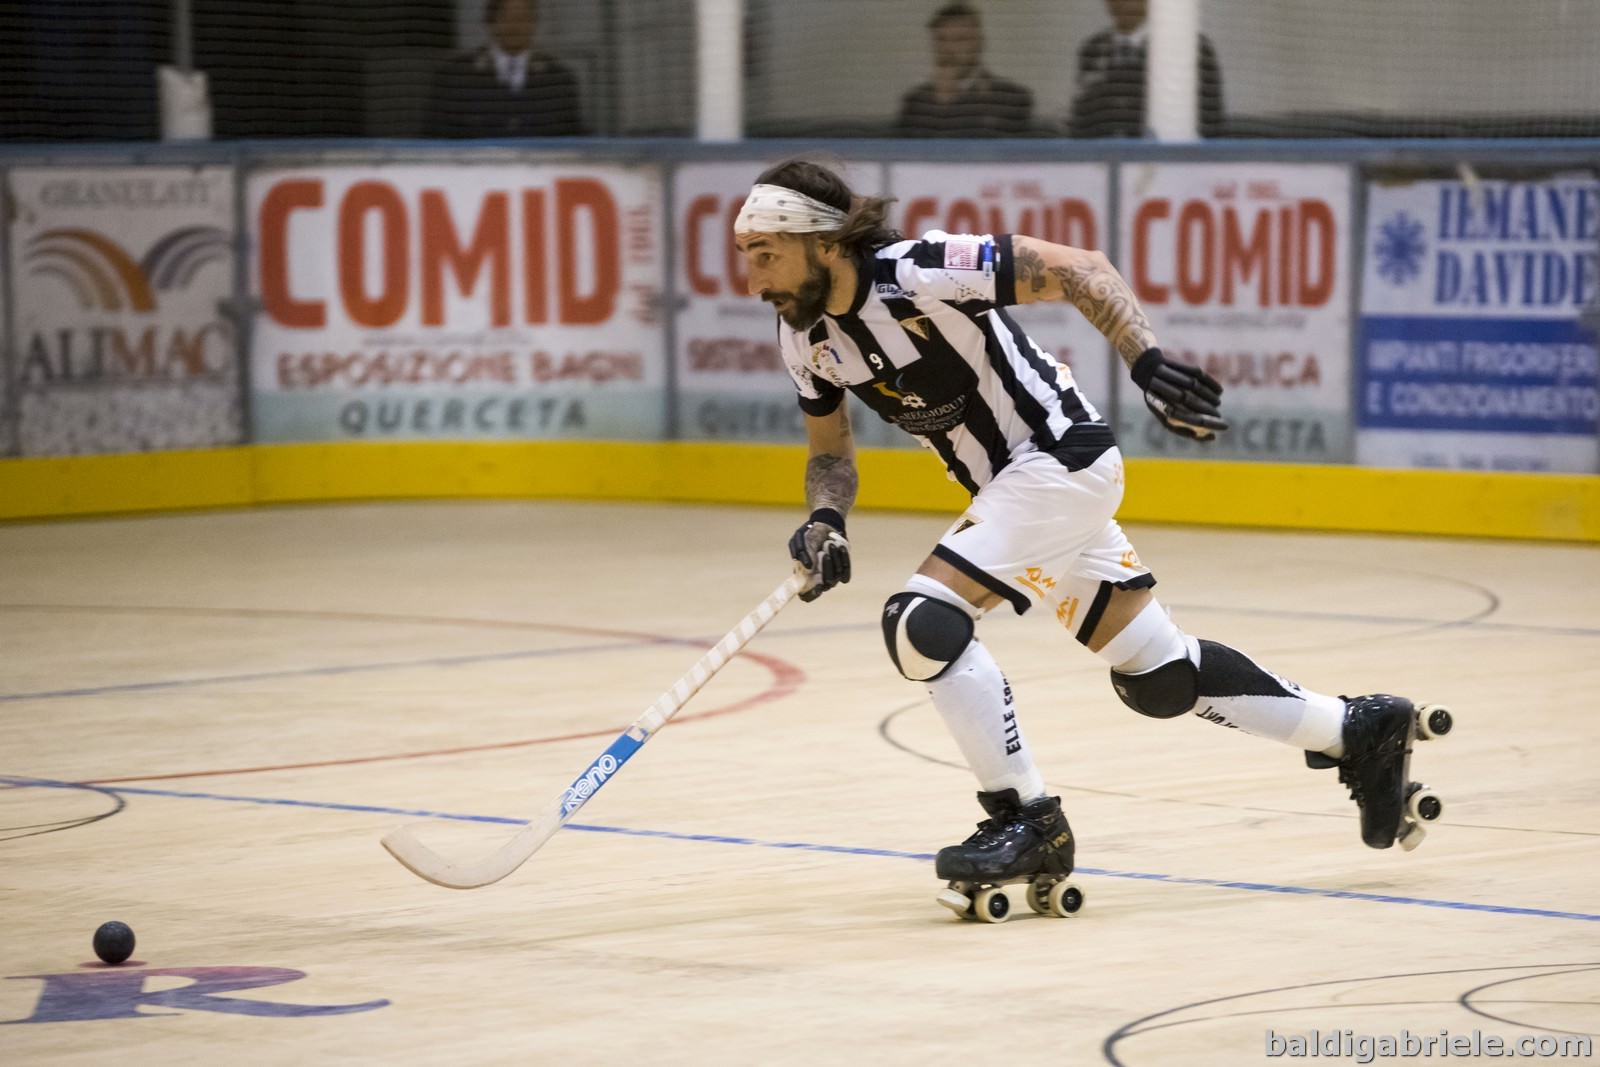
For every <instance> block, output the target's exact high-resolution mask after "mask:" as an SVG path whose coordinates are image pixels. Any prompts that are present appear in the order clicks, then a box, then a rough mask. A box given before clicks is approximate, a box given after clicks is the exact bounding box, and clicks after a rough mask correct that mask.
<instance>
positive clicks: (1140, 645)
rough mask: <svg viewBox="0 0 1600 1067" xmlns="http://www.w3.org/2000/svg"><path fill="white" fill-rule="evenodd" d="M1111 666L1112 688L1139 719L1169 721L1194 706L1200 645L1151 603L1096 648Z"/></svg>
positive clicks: (1153, 601) (1158, 606) (1153, 602)
mask: <svg viewBox="0 0 1600 1067" xmlns="http://www.w3.org/2000/svg"><path fill="white" fill-rule="evenodd" d="M1100 656H1101V657H1102V658H1103V659H1105V660H1106V661H1107V662H1108V663H1110V664H1111V686H1112V688H1113V689H1115V690H1116V691H1117V696H1118V697H1120V698H1121V699H1122V702H1123V703H1124V704H1126V705H1128V707H1130V708H1132V709H1133V710H1135V711H1137V712H1139V713H1140V714H1141V715H1148V716H1150V717H1151V718H1155V719H1170V718H1174V717H1175V716H1178V715H1182V714H1184V713H1185V712H1187V711H1189V710H1190V709H1192V708H1193V707H1194V706H1195V701H1196V700H1198V699H1199V695H1200V690H1199V683H1200V643H1199V642H1198V641H1196V640H1195V639H1194V638H1192V637H1190V636H1188V635H1187V634H1185V633H1184V632H1183V631H1182V630H1180V629H1178V627H1177V624H1175V623H1174V622H1173V621H1172V619H1171V618H1169V617H1168V615H1167V612H1166V609H1165V608H1163V607H1162V606H1161V605H1160V604H1159V603H1157V602H1156V601H1155V600H1154V599H1152V600H1151V601H1150V603H1149V604H1147V605H1145V608H1144V610H1143V611H1141V612H1139V614H1137V615H1135V616H1134V617H1133V619H1132V620H1131V621H1130V622H1129V623H1128V625H1126V626H1124V627H1123V628H1122V632H1121V633H1119V634H1117V636H1115V637H1113V638H1112V639H1111V640H1110V641H1109V642H1107V643H1106V646H1105V647H1104V648H1102V649H1101V650H1100Z"/></svg>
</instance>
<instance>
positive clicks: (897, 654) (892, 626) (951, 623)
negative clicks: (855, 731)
mask: <svg viewBox="0 0 1600 1067" xmlns="http://www.w3.org/2000/svg"><path fill="white" fill-rule="evenodd" d="M981 614H982V612H980V611H979V610H978V609H977V608H975V607H973V606H972V605H971V604H968V603H967V602H966V601H965V600H962V599H961V597H960V596H958V595H957V594H956V592H955V591H954V590H952V589H951V588H950V587H948V586H946V585H945V584H944V583H942V582H938V581H935V580H934V579H932V578H929V577H928V576H927V575H923V574H913V575H912V576H911V578H910V580H909V581H907V582H906V588H905V589H904V590H903V591H902V592H899V593H896V594H895V595H894V596H892V597H890V598H889V599H888V601H887V602H886V603H885V604H884V606H883V641H884V644H885V645H887V646H888V648H889V658H890V659H892V660H894V665H895V666H896V667H897V668H899V670H900V673H901V674H903V675H905V676H906V677H907V678H909V679H911V680H912V681H917V682H930V681H933V680H934V679H936V678H938V677H940V676H941V675H943V674H944V673H945V672H946V671H948V670H949V669H950V665H951V664H953V663H954V662H955V661H956V660H958V659H960V658H961V654H962V653H963V652H965V651H966V649H967V647H968V646H969V645H971V644H972V634H973V624H974V622H976V620H977V618H978V616H979V615H981Z"/></svg>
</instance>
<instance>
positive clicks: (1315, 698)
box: [1100, 600, 1344, 757]
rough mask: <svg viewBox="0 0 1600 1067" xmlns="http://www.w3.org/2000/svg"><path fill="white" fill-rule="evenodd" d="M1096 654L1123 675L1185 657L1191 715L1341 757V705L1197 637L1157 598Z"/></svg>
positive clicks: (1342, 722)
mask: <svg viewBox="0 0 1600 1067" xmlns="http://www.w3.org/2000/svg"><path fill="white" fill-rule="evenodd" d="M1100 655H1101V656H1102V657H1103V658H1105V659H1106V660H1108V661H1109V662H1110V663H1111V664H1112V666H1113V667H1114V668H1115V669H1116V670H1117V671H1118V672H1119V673H1122V674H1146V673H1148V672H1150V671H1153V670H1155V669H1156V668H1158V667H1161V666H1164V665H1165V664H1168V663H1172V662H1174V661H1175V660H1178V659H1181V658H1187V659H1188V660H1189V662H1190V663H1193V664H1195V666H1196V667H1197V668H1198V669H1199V672H1200V677H1199V694H1200V699H1199V700H1198V701H1196V702H1195V706H1194V707H1193V708H1192V709H1191V710H1192V711H1193V713H1194V714H1195V715H1198V716H1199V717H1200V718H1202V719H1205V720H1207V721H1208V722H1214V723H1218V724H1219V725H1222V726H1228V727H1233V728H1236V729H1239V730H1243V731H1244V732H1245V733H1247V734H1253V735H1255V736H1256V737H1267V738H1271V739H1272V740H1274V741H1281V742H1283V743H1284V744H1286V745H1292V746H1294V747H1295V748H1301V749H1309V750H1311V751H1313V752H1326V753H1327V754H1329V755H1330V756H1335V757H1337V756H1340V755H1343V752H1344V745H1343V734H1344V701H1342V700H1340V699H1339V698H1338V697H1330V696H1324V695H1323V694H1321V693H1314V692H1312V691H1311V690H1309V689H1303V688H1301V687H1300V686H1298V685H1296V684H1295V683H1294V682H1291V681H1289V680H1288V679H1287V678H1282V677H1279V676H1278V675H1276V674H1273V673H1272V672H1271V671H1268V670H1266V669H1265V668H1263V667H1262V666H1261V665H1260V664H1258V663H1256V662H1255V660H1253V659H1251V658H1250V657H1249V656H1246V655H1245V654H1244V653H1242V652H1239V651H1237V650H1236V649H1232V648H1229V647H1228V646H1227V645H1224V644H1219V643H1218V642H1216V641H1197V640H1195V639H1194V638H1193V637H1190V636H1189V635H1188V634H1185V633H1184V632H1183V631H1182V630H1180V629H1178V627H1177V625H1176V624H1175V623H1173V621H1172V620H1171V619H1170V618H1169V617H1168V616H1167V613H1166V609H1164V608H1162V607H1161V605H1160V604H1159V603H1157V602H1156V601H1155V600H1151V601H1150V603H1149V604H1148V605H1146V606H1145V609H1144V610H1143V611H1141V612H1140V613H1139V614H1138V615H1136V616H1134V618H1133V619H1132V620H1130V621H1129V623H1128V624H1127V625H1126V626H1125V627H1123V628H1122V631H1121V632H1120V633H1118V634H1117V636H1116V637H1113V638H1112V639H1111V640H1110V641H1109V642H1107V643H1106V646H1105V647H1104V648H1102V649H1101V650H1100Z"/></svg>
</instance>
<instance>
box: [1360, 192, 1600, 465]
mask: <svg viewBox="0 0 1600 1067" xmlns="http://www.w3.org/2000/svg"><path fill="white" fill-rule="evenodd" d="M1364 248H1365V250H1366V252H1365V256H1364V262H1363V266H1362V287H1361V328H1360V344H1359V346H1358V357H1357V365H1358V368H1359V373H1360V388H1359V393H1358V395H1359V397H1360V407H1359V412H1360V420H1359V423H1360V436H1359V439H1358V442H1357V450H1356V454H1357V458H1359V459H1360V461H1361V462H1362V463H1365V464H1372V465H1374V466H1386V467H1441V468H1447V469H1463V470H1533V471H1566V472H1574V473H1593V472H1595V471H1596V469H1597V462H1600V454H1597V448H1600V442H1597V441H1596V421H1597V414H1600V392H1597V389H1596V369H1597V353H1596V346H1595V335H1594V332H1593V330H1592V329H1590V328H1586V327H1585V326H1584V323H1583V315H1584V313H1585V311H1588V310H1590V309H1593V308H1595V307H1597V306H1600V181H1597V180H1596V179H1595V178H1594V177H1593V176H1592V175H1587V174H1586V175H1582V176H1562V175H1551V176H1549V177H1547V178H1538V179H1528V180H1521V181H1494V180H1482V181H1477V182H1473V183H1472V184H1470V185H1469V184H1467V183H1465V182H1462V181H1458V180H1453V179H1452V180H1448V181H1419V182H1414V183H1410V184H1405V185H1396V184H1391V183H1379V182H1371V183H1369V184H1368V186H1367V232H1366V241H1365V243H1364Z"/></svg>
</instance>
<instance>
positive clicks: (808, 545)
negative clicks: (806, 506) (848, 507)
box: [789, 508, 850, 602]
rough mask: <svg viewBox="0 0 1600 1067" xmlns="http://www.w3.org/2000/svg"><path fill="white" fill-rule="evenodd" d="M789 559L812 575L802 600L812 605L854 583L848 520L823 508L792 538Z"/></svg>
mask: <svg viewBox="0 0 1600 1067" xmlns="http://www.w3.org/2000/svg"><path fill="white" fill-rule="evenodd" d="M789 555H790V556H791V557H793V558H794V559H795V560H796V561H797V562H798V563H799V564H800V566H802V567H804V568H805V569H806V570H807V571H809V572H810V574H811V577H810V579H809V580H808V581H807V582H806V584H805V587H804V588H803V589H801V590H800V599H801V600H805V601H808V602H809V601H812V600H815V599H817V597H819V596H821V595H822V594H823V593H826V592H827V591H828V590H830V589H832V588H833V587H834V586H836V585H838V584H839V583H840V582H848V581H849V580H850V542H849V541H846V540H845V537H844V516H843V515H840V514H839V513H838V512H837V511H833V510H831V509H827V508H819V509H818V510H816V511H813V512H812V513H811V518H810V519H808V520H806V522H805V524H804V525H803V526H801V527H800V528H799V529H798V530H796V531H795V532H794V536H793V537H791V538H789Z"/></svg>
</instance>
